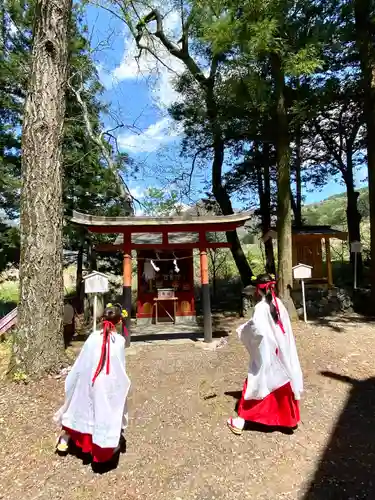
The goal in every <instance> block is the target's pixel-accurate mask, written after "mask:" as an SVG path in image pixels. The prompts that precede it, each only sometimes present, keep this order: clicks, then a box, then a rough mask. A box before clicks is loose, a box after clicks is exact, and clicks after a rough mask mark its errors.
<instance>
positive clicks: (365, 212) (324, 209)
mask: <svg viewBox="0 0 375 500" xmlns="http://www.w3.org/2000/svg"><path fill="white" fill-rule="evenodd" d="M359 192H360V196H359V201H358V208H359V212H360V214H361V216H362V220H363V221H364V222H365V221H366V220H368V217H369V215H370V208H369V193H368V189H367V188H364V189H360V190H359ZM346 208H347V200H346V194H345V193H341V194H338V195H334V196H330V197H329V198H327V199H326V200H323V201H321V202H320V203H314V204H311V205H306V206H305V207H304V209H303V217H304V220H305V222H306V224H312V225H328V226H333V227H334V228H337V229H341V230H344V231H346V230H347V223H346Z"/></svg>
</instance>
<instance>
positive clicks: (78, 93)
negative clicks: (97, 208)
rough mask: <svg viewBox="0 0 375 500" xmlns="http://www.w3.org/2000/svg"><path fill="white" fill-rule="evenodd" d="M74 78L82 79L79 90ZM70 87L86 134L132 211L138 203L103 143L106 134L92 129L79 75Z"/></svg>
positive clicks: (70, 80) (70, 81)
mask: <svg viewBox="0 0 375 500" xmlns="http://www.w3.org/2000/svg"><path fill="white" fill-rule="evenodd" d="M74 76H79V77H80V79H81V84H80V86H79V88H78V89H77V88H75V87H74V86H73V84H72V79H73V77H74ZM68 87H69V88H70V90H71V91H72V92H73V94H74V95H75V98H76V99H77V102H78V104H79V105H80V107H81V109H82V116H83V119H84V123H85V127H86V132H87V134H88V136H89V137H90V139H91V140H92V142H93V143H94V144H95V145H96V146H97V147H98V148H99V149H100V151H101V152H102V155H103V157H104V159H105V161H106V163H107V166H108V168H109V169H110V171H111V172H112V173H113V175H114V176H115V178H116V179H117V181H118V186H119V189H120V193H121V197H122V198H123V199H124V201H126V202H127V203H128V205H129V208H130V209H131V210H133V207H132V200H134V201H137V200H135V198H134V197H133V195H132V194H131V192H130V189H129V187H128V185H127V184H126V182H125V181H124V179H123V178H122V176H121V175H120V173H119V171H118V169H117V168H116V165H115V162H114V161H113V158H112V156H111V154H110V152H109V151H108V148H107V147H106V144H105V143H104V142H103V135H104V134H105V132H102V133H100V134H99V136H97V135H96V134H95V133H94V131H93V128H92V125H91V122H90V116H89V112H88V109H87V105H86V102H85V101H84V99H83V98H82V91H83V88H84V87H83V81H82V78H81V75H79V74H77V73H75V74H74V75H72V76H71V77H70V78H69V80H68Z"/></svg>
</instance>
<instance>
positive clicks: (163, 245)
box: [71, 211, 251, 345]
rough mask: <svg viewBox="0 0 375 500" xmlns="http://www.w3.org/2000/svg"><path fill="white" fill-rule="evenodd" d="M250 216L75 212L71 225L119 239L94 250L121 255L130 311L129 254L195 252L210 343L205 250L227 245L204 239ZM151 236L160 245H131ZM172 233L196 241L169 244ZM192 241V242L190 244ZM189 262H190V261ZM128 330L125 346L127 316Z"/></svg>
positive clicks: (125, 300) (231, 228)
mask: <svg viewBox="0 0 375 500" xmlns="http://www.w3.org/2000/svg"><path fill="white" fill-rule="evenodd" d="M250 217H251V214H250V213H249V212H240V213H236V214H233V215H222V216H212V215H206V216H192V215H186V214H185V215H182V216H172V217H146V216H130V217H105V216H95V215H88V214H83V213H79V212H76V211H74V212H73V217H72V218H71V222H72V223H74V224H77V225H79V226H84V227H85V228H86V229H87V230H89V231H91V232H94V233H107V234H118V235H122V237H123V241H122V242H121V243H109V244H101V245H98V246H97V247H96V250H98V251H103V252H123V307H124V308H125V309H126V310H127V311H131V285H132V264H131V251H132V250H136V251H137V254H139V252H140V251H142V250H143V251H145V250H153V251H157V250H160V251H171V252H177V251H178V250H181V251H182V250H183V251H187V250H189V251H191V256H192V252H193V249H195V248H197V249H199V252H200V269H201V273H200V274H201V285H202V306H203V307H202V309H203V319H204V340H205V342H211V341H212V318H211V304H210V290H209V279H208V259H207V249H208V248H230V246H231V245H230V243H227V242H211V241H208V239H207V233H210V232H211V233H218V232H227V231H235V230H236V229H237V228H238V227H241V226H243V225H244V224H245V222H246V221H247V220H248V219H250ZM141 233H147V234H149V233H151V234H157V233H159V234H161V236H162V238H161V242H159V243H144V242H143V243H136V242H132V234H136V235H137V234H138V235H139V234H141ZM171 233H172V234H173V233H184V234H185V235H186V233H196V235H197V239H196V241H184V242H182V243H178V242H170V241H169V237H168V235H169V234H171ZM193 239H194V238H192V240H193ZM191 262H192V261H191ZM126 326H127V328H128V330H129V337H128V341H127V342H128V345H129V344H130V314H129V316H128V318H127V325H126Z"/></svg>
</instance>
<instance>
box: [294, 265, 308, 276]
mask: <svg viewBox="0 0 375 500" xmlns="http://www.w3.org/2000/svg"><path fill="white" fill-rule="evenodd" d="M311 270H312V266H308V265H307V264H298V265H297V266H294V267H293V278H294V279H295V280H307V279H309V278H311Z"/></svg>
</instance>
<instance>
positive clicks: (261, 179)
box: [257, 144, 276, 274]
mask: <svg viewBox="0 0 375 500" xmlns="http://www.w3.org/2000/svg"><path fill="white" fill-rule="evenodd" d="M262 167H263V168H262ZM257 183H258V196H259V212H260V218H261V229H262V233H263V234H266V233H267V231H269V230H270V229H271V180H270V148H269V145H268V144H263V149H262V166H261V165H259V164H258V165H257ZM264 251H265V255H266V265H265V268H266V272H267V273H270V274H276V266H275V255H274V251H273V242H272V238H269V239H268V240H267V241H266V242H265V243H264Z"/></svg>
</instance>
